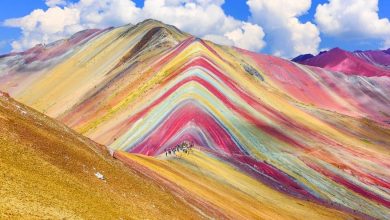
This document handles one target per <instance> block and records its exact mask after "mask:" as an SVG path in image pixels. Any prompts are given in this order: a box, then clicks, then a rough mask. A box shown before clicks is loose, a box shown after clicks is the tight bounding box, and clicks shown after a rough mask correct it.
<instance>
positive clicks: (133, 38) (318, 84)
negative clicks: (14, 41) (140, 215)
mask: <svg viewBox="0 0 390 220" xmlns="http://www.w3.org/2000/svg"><path fill="white" fill-rule="evenodd" d="M91 32H93V33H91V34H90V35H88V36H87V35H83V34H82V33H81V35H82V36H83V37H81V38H82V40H80V41H79V42H78V43H74V44H67V45H66V46H61V45H63V42H67V40H63V41H60V42H59V43H56V44H48V45H44V46H42V47H40V48H41V49H38V50H36V49H34V51H36V53H35V52H34V53H24V54H23V53H21V54H11V55H8V56H4V57H3V58H0V88H1V89H3V90H6V91H7V92H9V93H10V94H11V96H12V97H15V99H17V100H18V101H20V102H22V103H24V104H26V105H29V106H31V107H33V108H35V109H37V110H38V111H40V112H43V113H45V114H47V115H49V116H52V117H54V118H56V119H57V120H59V121H61V122H63V123H65V124H66V125H68V126H69V127H71V128H73V129H75V130H76V131H77V132H79V133H80V134H83V135H85V136H87V137H89V138H91V139H92V140H94V141H96V142H98V143H100V144H103V145H106V146H107V147H108V148H109V149H110V150H111V152H113V155H114V157H115V158H117V159H119V160H121V161H123V162H124V163H125V164H126V165H128V166H129V167H132V168H133V169H135V170H137V171H138V172H139V173H141V174H143V175H145V176H147V177H148V178H150V179H152V180H153V181H154V182H155V183H160V184H161V185H162V188H163V189H164V190H167V191H168V190H169V191H170V192H172V193H174V194H175V195H177V196H178V197H180V198H182V199H183V200H184V201H186V202H187V203H188V204H189V205H191V206H192V207H195V208H196V209H197V210H199V211H200V213H202V214H204V215H205V216H206V217H209V218H215V219H269V218H273V219H354V218H364V219H369V218H378V219H386V218H387V216H388V213H389V208H390V204H389V201H388V198H389V197H390V195H389V192H388V190H387V189H388V188H389V182H388V181H387V180H388V179H390V174H389V172H386V171H387V170H386V169H384V168H385V167H388V164H389V162H388V161H389V156H388V146H390V138H389V137H390V133H389V126H390V125H389V120H390V118H389V117H390V109H389V105H390V95H389V94H390V78H389V77H365V76H364V74H360V75H363V76H355V75H351V74H345V73H342V72H334V71H326V70H324V69H323V68H318V67H312V66H305V65H299V64H297V63H294V62H291V61H288V60H284V59H281V58H278V57H274V56H269V55H264V54H257V53H254V52H250V51H247V50H243V49H239V48H235V47H228V46H221V45H217V44H215V43H213V42H210V41H206V40H202V39H199V38H197V37H194V36H191V35H189V34H187V33H184V32H182V31H180V30H179V29H177V28H175V27H174V26H171V25H167V24H164V23H161V22H158V21H155V20H146V21H143V22H141V23H139V24H137V25H134V26H133V25H127V26H122V27H117V28H109V29H105V30H100V31H91ZM57 48H58V49H57ZM59 48H64V49H63V50H60V49H59ZM53 50H54V51H61V53H55V54H56V56H53V57H51V56H46V55H44V54H46V53H47V51H53ZM32 54H34V55H32ZM320 56H325V58H324V60H325V61H326V62H325V61H324V66H326V65H325V64H327V63H328V62H329V60H331V61H332V62H331V63H332V65H334V66H336V67H337V66H340V65H339V64H338V63H339V62H338V61H340V62H342V61H343V60H344V59H346V60H347V61H348V62H347V63H349V62H352V61H355V60H353V59H357V60H359V61H361V62H362V64H361V65H362V66H363V67H365V68H368V67H366V66H364V65H366V64H368V65H369V67H370V68H372V66H373V67H376V66H375V65H373V64H371V63H369V62H367V61H365V60H363V59H362V58H360V57H357V56H355V55H351V54H350V53H345V52H343V51H342V50H340V49H338V50H336V51H329V52H326V53H324V54H321V55H320ZM320 56H318V57H320ZM43 57H44V58H43ZM318 57H317V56H316V57H313V58H310V59H308V60H307V61H309V60H312V59H315V60H317V58H318ZM327 57H328V58H327ZM335 58H336V59H335ZM321 60H322V59H320V61H321ZM334 60H335V61H334ZM363 64H364V65H363ZM376 68H379V67H376ZM368 70H371V69H368ZM375 70H376V69H375ZM58 139H61V138H58ZM184 141H191V142H192V143H194V148H195V149H194V150H193V152H191V154H186V153H183V152H182V151H181V152H177V151H175V153H173V149H177V146H178V145H179V146H180V144H182V143H183V142H184ZM168 152H170V154H168ZM141 184H142V183H141ZM145 196H146V197H148V196H150V194H146V195H145ZM152 198H153V197H152ZM138 199H139V198H138V197H137V198H135V196H134V198H130V199H129V200H128V201H129V202H134V203H136V202H137V201H138ZM157 200H158V198H157ZM168 204H171V203H170V202H169V203H168ZM151 205H152V204H151ZM155 205H156V206H160V205H161V204H160V203H157V204H155ZM183 208H184V207H178V209H180V210H181V209H183ZM148 210H149V209H148ZM158 217H159V216H158ZM162 218H163V219H164V218H165V217H164V216H163V217H162ZM184 218H185V217H184ZM189 218H191V217H189Z"/></svg>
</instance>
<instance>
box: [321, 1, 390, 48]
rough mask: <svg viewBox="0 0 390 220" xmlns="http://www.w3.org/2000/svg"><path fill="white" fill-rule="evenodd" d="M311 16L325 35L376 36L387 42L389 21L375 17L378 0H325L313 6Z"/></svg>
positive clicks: (366, 37) (389, 36)
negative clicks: (325, 1) (313, 15)
mask: <svg viewBox="0 0 390 220" xmlns="http://www.w3.org/2000/svg"><path fill="white" fill-rule="evenodd" d="M315 20H316V22H317V24H318V26H319V28H320V30H321V32H323V33H325V34H327V35H330V36H335V37H344V38H354V39H380V40H383V41H384V46H385V47H386V46H390V22H389V19H388V18H382V19H381V18H379V16H378V0H329V3H325V4H321V5H318V6H317V9H316V13H315Z"/></svg>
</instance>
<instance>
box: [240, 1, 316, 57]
mask: <svg viewBox="0 0 390 220" xmlns="http://www.w3.org/2000/svg"><path fill="white" fill-rule="evenodd" d="M247 4H248V6H249V9H250V11H251V21H253V22H254V23H256V24H259V25H260V26H261V27H263V29H264V31H265V33H266V35H267V38H266V40H267V45H268V46H269V47H270V49H271V52H272V53H273V54H275V55H278V56H284V57H293V56H296V55H299V54H303V53H317V52H318V46H319V43H320V41H321V39H320V36H319V34H320V33H319V30H318V28H317V27H316V25H314V24H313V23H311V22H306V23H301V22H300V21H299V20H298V17H299V16H301V15H303V14H305V13H307V12H308V10H309V9H310V6H311V0H294V1H290V0H272V1H270V0H248V1H247Z"/></svg>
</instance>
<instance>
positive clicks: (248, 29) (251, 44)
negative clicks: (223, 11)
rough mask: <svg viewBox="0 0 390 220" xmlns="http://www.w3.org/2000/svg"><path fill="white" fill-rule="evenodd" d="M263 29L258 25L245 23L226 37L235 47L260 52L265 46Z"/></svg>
mask: <svg viewBox="0 0 390 220" xmlns="http://www.w3.org/2000/svg"><path fill="white" fill-rule="evenodd" d="M264 35H265V34H264V32H263V29H262V28H261V27H260V26H259V25H257V24H251V23H247V22H244V24H243V25H242V26H241V27H240V28H238V29H236V30H234V31H231V32H229V33H226V34H225V36H226V38H228V39H229V40H231V41H233V42H234V43H233V45H234V46H237V47H241V48H244V49H254V50H256V51H258V50H260V49H261V48H263V47H264V46H265V42H264V40H263V38H264Z"/></svg>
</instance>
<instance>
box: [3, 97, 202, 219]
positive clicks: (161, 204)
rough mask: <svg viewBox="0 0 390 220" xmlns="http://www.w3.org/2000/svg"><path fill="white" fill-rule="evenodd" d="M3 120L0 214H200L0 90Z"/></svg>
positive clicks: (121, 216)
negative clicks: (98, 176)
mask: <svg viewBox="0 0 390 220" xmlns="http://www.w3.org/2000/svg"><path fill="white" fill-rule="evenodd" d="M0 125H1V126H0V179H1V181H0V219H168V218H169V219H172V218H175V219H199V218H203V216H202V215H200V214H199V213H198V212H196V211H195V210H194V209H192V208H191V207H190V206H188V205H186V204H185V203H183V202H182V201H181V200H180V199H179V198H177V197H175V196H174V195H172V194H171V193H170V192H167V191H166V190H163V189H162V188H161V187H160V186H158V185H157V184H156V183H154V182H153V181H151V180H149V179H146V178H143V177H141V176H140V175H138V174H136V173H135V172H134V171H130V170H128V169H127V168H126V167H124V166H123V164H121V163H120V162H118V161H116V160H114V159H113V158H112V157H111V156H110V155H109V154H108V152H107V149H105V148H104V146H101V145H98V144H96V143H94V142H93V141H91V140H89V139H88V138H85V137H83V136H81V135H79V134H78V133H76V132H74V131H72V130H71V129H70V128H68V127H66V126H65V125H63V124H61V123H58V122H57V121H55V120H53V119H51V118H49V117H47V116H45V115H43V114H41V113H38V112H36V111H34V110H32V109H31V108H28V107H26V106H24V105H23V104H20V103H18V102H15V101H14V100H13V99H12V98H10V97H8V96H7V95H6V94H4V93H1V92H0ZM97 172H99V173H101V174H102V175H103V177H104V180H100V179H98V178H96V176H95V174H96V173H97ZM134 201H136V202H134Z"/></svg>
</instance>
